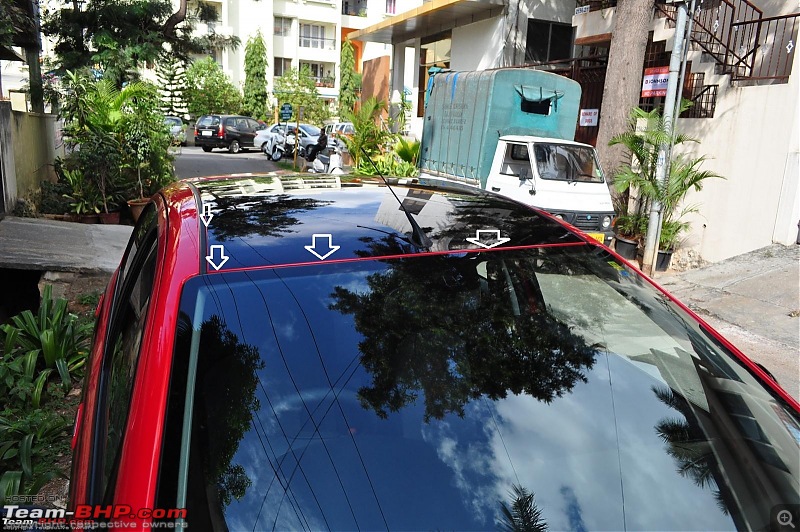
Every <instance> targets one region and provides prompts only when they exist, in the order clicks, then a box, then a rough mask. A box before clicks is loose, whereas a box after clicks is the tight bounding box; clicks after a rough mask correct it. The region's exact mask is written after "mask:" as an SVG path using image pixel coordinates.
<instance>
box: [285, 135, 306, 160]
mask: <svg viewBox="0 0 800 532" xmlns="http://www.w3.org/2000/svg"><path fill="white" fill-rule="evenodd" d="M283 146H284V157H289V158H290V159H294V151H295V148H296V146H297V142H296V137H295V136H294V135H293V134H291V133H290V134H288V135H286V140H285V142H284V143H283ZM305 157H306V149H305V147H304V146H303V145H302V144H301V145H300V148H299V150H298V152H297V158H298V159H305Z"/></svg>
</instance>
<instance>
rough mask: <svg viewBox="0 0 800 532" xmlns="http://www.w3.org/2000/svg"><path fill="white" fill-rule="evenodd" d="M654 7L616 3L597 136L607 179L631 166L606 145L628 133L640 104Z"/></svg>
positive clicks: (635, 1) (644, 2) (647, 2)
mask: <svg viewBox="0 0 800 532" xmlns="http://www.w3.org/2000/svg"><path fill="white" fill-rule="evenodd" d="M654 4H655V1H654V0H619V1H618V3H617V12H616V24H615V27H614V32H613V34H612V37H611V48H610V49H609V51H608V68H607V69H606V81H605V86H604V87H603V111H602V113H601V116H600V130H599V131H598V133H597V151H598V154H599V157H600V165H601V166H602V168H603V170H604V171H605V173H606V175H607V176H613V175H614V173H615V171H616V169H617V168H618V167H619V166H620V165H621V164H623V163H625V162H630V161H625V157H624V153H625V148H624V146H622V145H621V144H618V145H616V146H609V145H608V142H609V141H610V140H611V138H612V137H613V136H615V135H618V134H620V133H623V132H625V131H626V130H627V128H628V118H629V116H630V111H631V109H632V108H633V107H635V106H637V105H638V104H639V95H640V94H641V89H642V66H643V65H644V55H645V51H646V49H647V36H648V33H649V31H650V24H651V21H652V20H653V8H654Z"/></svg>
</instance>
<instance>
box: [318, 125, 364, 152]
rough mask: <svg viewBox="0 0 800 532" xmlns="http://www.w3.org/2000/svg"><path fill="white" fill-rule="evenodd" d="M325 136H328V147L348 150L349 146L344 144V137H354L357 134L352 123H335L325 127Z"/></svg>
mask: <svg viewBox="0 0 800 532" xmlns="http://www.w3.org/2000/svg"><path fill="white" fill-rule="evenodd" d="M324 130H325V134H326V135H328V147H330V148H339V149H342V150H347V146H345V143H344V142H342V139H341V137H342V136H343V135H353V134H355V132H356V128H355V126H353V123H352V122H334V123H332V124H326V125H325V128H324Z"/></svg>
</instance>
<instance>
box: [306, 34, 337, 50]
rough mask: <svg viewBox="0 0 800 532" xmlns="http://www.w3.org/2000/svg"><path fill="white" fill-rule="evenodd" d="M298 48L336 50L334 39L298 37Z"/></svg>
mask: <svg viewBox="0 0 800 532" xmlns="http://www.w3.org/2000/svg"><path fill="white" fill-rule="evenodd" d="M300 48H311V49H316V50H336V39H325V38H322V37H303V36H300Z"/></svg>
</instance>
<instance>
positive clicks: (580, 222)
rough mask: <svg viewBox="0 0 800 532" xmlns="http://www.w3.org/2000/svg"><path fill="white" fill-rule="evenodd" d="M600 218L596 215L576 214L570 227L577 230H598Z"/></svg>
mask: <svg viewBox="0 0 800 532" xmlns="http://www.w3.org/2000/svg"><path fill="white" fill-rule="evenodd" d="M601 218H602V217H601V216H598V215H596V214H576V215H575V219H574V220H573V221H572V222H571V223H572V225H574V226H575V227H577V228H578V229H583V230H584V231H585V230H588V229H595V230H597V229H600V219H601Z"/></svg>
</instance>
